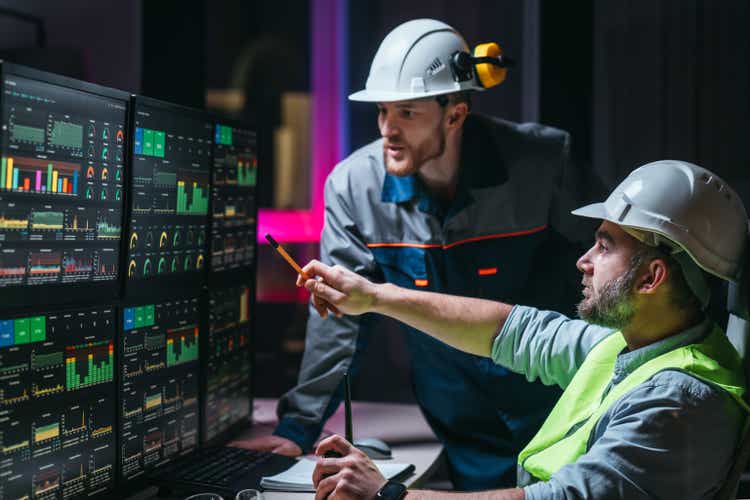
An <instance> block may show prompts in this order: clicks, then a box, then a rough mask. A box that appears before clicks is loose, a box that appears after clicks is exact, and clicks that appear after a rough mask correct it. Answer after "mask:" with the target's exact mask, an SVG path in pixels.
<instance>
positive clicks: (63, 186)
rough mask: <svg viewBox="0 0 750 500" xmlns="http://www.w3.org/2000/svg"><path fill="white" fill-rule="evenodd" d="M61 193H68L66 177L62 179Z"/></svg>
mask: <svg viewBox="0 0 750 500" xmlns="http://www.w3.org/2000/svg"><path fill="white" fill-rule="evenodd" d="M62 192H63V193H67V192H68V178H67V177H63V184H62Z"/></svg>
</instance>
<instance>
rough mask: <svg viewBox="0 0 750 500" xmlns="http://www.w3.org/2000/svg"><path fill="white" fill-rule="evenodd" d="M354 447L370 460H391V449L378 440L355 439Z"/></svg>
mask: <svg viewBox="0 0 750 500" xmlns="http://www.w3.org/2000/svg"><path fill="white" fill-rule="evenodd" d="M354 446H355V447H356V448H358V449H359V450H361V451H362V452H363V453H364V454H365V455H367V456H368V457H370V458H374V459H384V458H391V447H390V446H388V445H387V444H386V443H385V442H384V441H382V440H380V439H378V438H363V439H355V440H354Z"/></svg>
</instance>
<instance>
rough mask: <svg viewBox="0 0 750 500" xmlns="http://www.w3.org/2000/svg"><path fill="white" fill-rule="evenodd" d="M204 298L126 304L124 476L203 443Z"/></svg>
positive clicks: (121, 354) (122, 350)
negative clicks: (201, 354) (201, 307)
mask: <svg viewBox="0 0 750 500" xmlns="http://www.w3.org/2000/svg"><path fill="white" fill-rule="evenodd" d="M199 303H200V301H199V299H198V298H189V299H176V300H170V301H166V302H159V303H145V304H139V305H133V306H126V307H124V308H123V310H122V323H121V329H122V330H121V331H122V333H121V335H120V341H119V349H120V350H119V367H118V371H119V377H120V379H119V380H120V382H119V384H120V429H119V436H118V437H119V442H120V453H121V459H120V468H119V470H120V477H122V478H123V479H126V480H127V479H133V478H135V477H138V476H141V475H142V474H143V473H144V472H146V471H148V470H150V469H153V468H154V467H156V466H158V465H161V464H164V463H166V462H168V461H170V460H171V459H173V458H175V457H177V456H180V455H183V454H185V453H188V452H190V451H192V450H193V449H195V447H196V446H198V444H199V439H198V433H199V420H198V414H199V405H198V396H199V378H198V377H199V368H200V367H199V354H198V353H199V347H198V346H199V340H200V314H199Z"/></svg>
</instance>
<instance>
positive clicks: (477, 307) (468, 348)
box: [297, 260, 513, 357]
mask: <svg viewBox="0 0 750 500" xmlns="http://www.w3.org/2000/svg"><path fill="white" fill-rule="evenodd" d="M302 270H303V272H304V273H305V274H306V275H307V276H316V277H317V279H308V280H306V281H305V280H304V279H303V278H302V277H301V276H300V277H298V279H297V284H298V285H299V286H303V285H304V286H305V288H307V290H308V291H310V293H312V294H313V305H314V306H315V308H316V309H317V310H318V313H320V315H321V316H323V317H325V316H327V314H328V312H329V310H330V311H332V312H333V313H334V314H337V313H339V312H340V313H344V314H350V315H359V314H363V313H366V312H376V313H379V314H383V315H385V316H390V317H391V318H394V319H397V320H399V321H402V322H404V323H406V324H408V325H410V326H412V327H414V328H416V329H418V330H421V331H423V332H425V333H428V334H429V335H432V336H433V337H435V338H437V339H438V340H441V341H442V342H445V343H446V344H449V345H451V346H453V347H455V348H456V349H460V350H462V351H465V352H468V353H471V354H477V355H479V356H487V357H489V356H490V354H491V351H492V342H493V340H494V339H495V336H496V335H497V333H498V332H499V331H500V330H501V329H502V327H503V324H504V323H505V320H506V319H507V317H508V314H510V311H511V309H512V307H513V306H511V305H509V304H503V303H501V302H493V301H490V300H484V299H474V298H468V297H458V296H454V295H445V294H439V293H432V292H419V291H416V290H409V289H406V288H400V287H398V286H396V285H393V284H390V283H384V284H375V283H372V282H370V281H368V280H367V279H365V278H363V277H362V276H360V275H358V274H356V273H353V272H351V271H349V270H347V269H345V268H344V267H341V266H333V267H331V266H327V265H325V264H323V263H322V262H318V261H316V260H313V261H311V262H310V263H308V264H307V265H306V266H305V267H304V268H303V269H302ZM332 308H336V309H335V310H334V309H332Z"/></svg>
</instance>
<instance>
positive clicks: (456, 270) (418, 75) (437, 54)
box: [247, 19, 577, 490]
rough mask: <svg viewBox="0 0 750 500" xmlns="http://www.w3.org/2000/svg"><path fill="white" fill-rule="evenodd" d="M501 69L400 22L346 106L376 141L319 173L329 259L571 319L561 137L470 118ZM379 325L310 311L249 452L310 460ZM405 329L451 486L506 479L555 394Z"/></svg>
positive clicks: (409, 284) (431, 30) (451, 37)
mask: <svg viewBox="0 0 750 500" xmlns="http://www.w3.org/2000/svg"><path fill="white" fill-rule="evenodd" d="M475 56H476V57H475ZM479 56H485V58H484V59H478V58H477V57H479ZM488 61H489V62H488ZM505 71H506V70H505V68H504V62H503V59H502V56H501V55H500V54H499V49H498V48H497V46H494V48H493V47H488V46H487V45H484V46H480V47H478V48H477V51H475V54H474V55H472V54H471V53H470V52H469V49H468V47H467V45H466V42H465V41H464V39H463V38H462V37H461V35H460V34H459V33H458V32H456V31H455V30H454V29H453V28H451V27H450V26H448V25H446V24H444V23H442V22H439V21H435V20H430V19H419V20H414V21H410V22H407V23H404V24H402V25H400V26H398V27H397V28H396V29H395V30H393V31H392V32H391V33H390V34H389V35H388V36H387V37H386V38H385V39H384V40H383V42H382V44H381V45H380V48H379V49H378V52H377V54H376V55H375V58H374V60H373V62H372V66H371V68H370V75H369V78H368V80H367V85H366V88H365V90H362V91H360V92H356V93H354V94H352V95H351V96H349V98H350V99H351V100H354V101H363V102H372V103H376V105H377V109H378V126H379V128H380V134H381V136H382V137H381V139H379V140H377V141H375V142H373V143H371V144H369V145H367V146H365V147H363V148H361V149H359V150H358V151H356V152H354V153H353V154H352V155H350V156H349V157H348V158H347V159H346V160H344V161H343V162H341V163H340V164H339V165H337V166H336V168H335V169H334V171H333V172H332V173H331V175H330V176H329V177H328V180H327V182H326V187H325V200H326V218H325V227H324V229H323V233H322V235H321V251H320V255H321V259H322V260H323V262H325V263H326V264H329V265H335V264H339V265H342V266H344V267H346V268H348V269H352V270H354V271H355V272H356V273H358V274H360V275H362V276H364V277H366V278H367V279H369V280H373V281H379V282H389V283H393V284H396V285H399V286H402V287H406V288H412V289H418V290H429V291H439V292H444V293H449V294H459V295H467V296H473V297H483V298H488V299H496V300H504V301H526V302H528V303H532V304H534V305H537V306H540V307H554V308H558V309H559V308H562V309H563V310H570V308H571V307H572V305H573V301H574V298H575V295H576V294H575V292H572V293H571V292H569V290H571V289H572V290H575V289H576V287H577V276H575V273H571V277H570V279H569V280H567V279H566V278H564V277H563V276H562V275H561V274H560V271H559V270H560V269H563V266H561V265H558V262H559V260H558V259H560V260H565V257H566V255H571V254H573V253H575V249H573V248H572V245H570V244H569V243H568V240H569V238H568V239H566V238H565V237H563V236H562V235H563V234H568V233H569V231H567V230H566V229H565V228H564V227H563V223H564V222H565V221H564V220H563V219H564V217H565V215H566V214H567V213H568V211H569V210H570V209H571V208H573V204H574V203H575V201H576V200H573V199H572V198H571V197H570V196H569V193H568V192H567V191H566V189H565V186H567V185H571V184H572V178H571V177H570V172H568V171H567V169H568V164H567V160H568V149H569V136H568V134H567V133H565V132H563V131H561V130H557V129H554V128H550V127H545V126H542V125H538V124H516V123H511V122H507V121H503V120H499V119H495V118H490V117H486V116H481V115H475V114H471V115H470V113H469V112H470V108H471V102H470V93H471V92H472V91H476V90H483V89H484V88H486V87H489V86H493V85H496V84H498V83H500V82H501V81H502V79H503V78H504V76H505ZM551 256H552V257H551ZM555 269H557V271H553V270H555ZM552 272H556V274H551V273H552ZM550 276H554V278H553V279H549V277H550ZM568 283H569V284H570V288H566V284H568ZM566 291H567V292H568V293H567V294H566ZM311 311H313V312H314V309H312V308H311ZM375 320H377V317H374V316H372V315H370V316H363V317H361V318H360V317H351V316H347V317H337V318H330V319H328V320H326V321H324V319H323V318H321V317H320V316H319V315H318V314H315V313H313V314H310V318H309V320H308V324H307V338H306V346H305V354H304V358H303V361H302V367H301V370H300V376H299V382H298V385H297V387H295V388H294V389H292V390H291V391H290V392H288V393H287V394H286V395H284V396H283V397H282V398H281V400H280V401H279V406H278V414H279V417H280V423H279V425H278V427H277V428H276V430H275V432H274V436H270V437H266V438H262V439H259V440H255V441H253V442H250V443H248V444H247V445H248V446H251V447H254V448H258V449H263V450H268V451H274V452H276V453H283V454H288V455H299V454H301V453H302V452H303V451H305V452H308V451H310V450H311V449H312V447H313V444H314V443H315V441H316V440H317V439H318V436H319V434H320V431H321V429H322V427H323V424H324V422H325V421H326V419H328V417H329V416H330V415H331V414H332V413H333V412H334V411H335V410H336V408H337V407H338V405H339V403H340V401H341V395H342V380H343V375H344V373H345V372H347V371H349V372H352V371H353V372H356V365H357V363H358V360H359V359H360V357H361V355H362V351H363V348H364V346H365V345H366V343H367V337H368V330H369V329H370V328H371V327H372V325H373V323H374V321H375ZM404 328H405V330H407V331H408V332H409V333H408V334H407V335H406V342H407V345H408V348H409V351H410V355H411V362H412V378H413V382H414V391H415V395H416V399H417V401H418V403H419V405H420V407H421V408H422V410H423V412H424V415H425V417H426V419H427V421H428V422H429V424H430V425H431V427H432V429H433V430H434V432H435V434H436V435H437V436H438V438H439V439H440V440H441V441H442V442H443V444H444V446H445V450H446V452H447V458H448V464H449V466H450V471H451V476H452V479H453V482H454V484H455V486H456V487H457V488H458V489H462V490H478V489H486V488H492V487H499V486H505V485H509V484H513V483H514V481H515V463H516V455H517V453H518V452H519V451H520V450H521V448H522V447H523V445H524V444H525V443H526V442H528V440H529V439H530V438H531V436H533V434H534V433H535V432H536V430H537V429H538V428H539V426H540V425H541V423H542V421H543V419H544V417H545V416H546V415H547V413H548V412H549V410H550V409H551V407H552V405H553V404H554V402H555V401H556V399H557V397H558V396H559V394H560V393H559V391H558V390H557V389H554V388H551V387H545V386H543V385H541V384H538V383H536V384H531V383H529V382H527V381H526V379H525V378H524V377H522V376H520V375H517V374H513V373H511V372H510V371H509V370H507V369H505V368H503V367H500V366H498V365H495V364H494V363H492V360H490V359H488V358H484V357H480V356H475V355H472V354H469V353H465V352H461V351H459V350H457V349H454V348H452V347H449V346H447V345H445V344H443V343H441V342H439V341H437V340H435V339H433V338H431V337H430V336H428V335H426V334H424V333H422V332H419V331H418V330H416V329H414V328H411V327H408V326H406V325H404Z"/></svg>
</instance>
